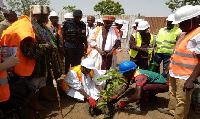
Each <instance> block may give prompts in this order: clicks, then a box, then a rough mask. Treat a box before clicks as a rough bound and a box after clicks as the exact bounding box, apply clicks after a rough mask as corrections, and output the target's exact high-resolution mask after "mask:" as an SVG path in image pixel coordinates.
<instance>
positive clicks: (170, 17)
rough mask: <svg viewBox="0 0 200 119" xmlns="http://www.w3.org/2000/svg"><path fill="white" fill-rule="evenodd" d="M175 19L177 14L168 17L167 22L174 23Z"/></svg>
mask: <svg viewBox="0 0 200 119" xmlns="http://www.w3.org/2000/svg"><path fill="white" fill-rule="evenodd" d="M174 17H175V14H170V15H169V16H168V17H167V19H166V20H167V21H174Z"/></svg>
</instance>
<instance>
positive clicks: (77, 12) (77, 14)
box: [73, 10, 83, 17]
mask: <svg viewBox="0 0 200 119" xmlns="http://www.w3.org/2000/svg"><path fill="white" fill-rule="evenodd" d="M73 16H75V17H76V16H83V13H82V11H81V10H75V11H74V12H73Z"/></svg>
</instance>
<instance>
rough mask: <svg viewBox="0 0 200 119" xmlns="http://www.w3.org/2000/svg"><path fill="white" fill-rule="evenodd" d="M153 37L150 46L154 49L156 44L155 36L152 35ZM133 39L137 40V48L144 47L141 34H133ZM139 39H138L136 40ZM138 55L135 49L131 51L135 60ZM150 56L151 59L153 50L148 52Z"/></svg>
mask: <svg viewBox="0 0 200 119" xmlns="http://www.w3.org/2000/svg"><path fill="white" fill-rule="evenodd" d="M150 35H151V39H150V44H149V46H150V47H151V48H152V49H153V47H154V43H155V39H154V36H153V35H152V34H150ZM133 37H134V38H135V42H136V46H138V47H141V45H142V38H141V35H140V33H139V32H137V34H133ZM136 38H137V39H136ZM137 53H138V51H136V50H133V49H130V50H129V55H130V56H131V57H132V58H135V57H136V56H137ZM148 53H149V55H150V56H148V57H151V53H152V50H149V51H148Z"/></svg>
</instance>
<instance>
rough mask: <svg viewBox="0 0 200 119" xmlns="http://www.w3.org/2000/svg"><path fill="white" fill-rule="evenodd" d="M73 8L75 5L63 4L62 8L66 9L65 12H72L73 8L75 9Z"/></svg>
mask: <svg viewBox="0 0 200 119" xmlns="http://www.w3.org/2000/svg"><path fill="white" fill-rule="evenodd" d="M75 8H76V6H70V5H68V6H63V10H66V11H67V12H73V11H74V10H76V9H75Z"/></svg>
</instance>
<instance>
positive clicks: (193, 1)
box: [165, 0, 200, 12]
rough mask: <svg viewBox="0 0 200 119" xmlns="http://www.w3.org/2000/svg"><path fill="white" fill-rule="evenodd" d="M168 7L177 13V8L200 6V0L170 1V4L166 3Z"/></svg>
mask: <svg viewBox="0 0 200 119" xmlns="http://www.w3.org/2000/svg"><path fill="white" fill-rule="evenodd" d="M165 4H166V5H168V8H170V9H171V11H172V12H173V11H175V10H176V9H177V8H180V7H182V6H184V5H199V4H200V1H199V0H181V1H180V0H169V2H166V3H165Z"/></svg>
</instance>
